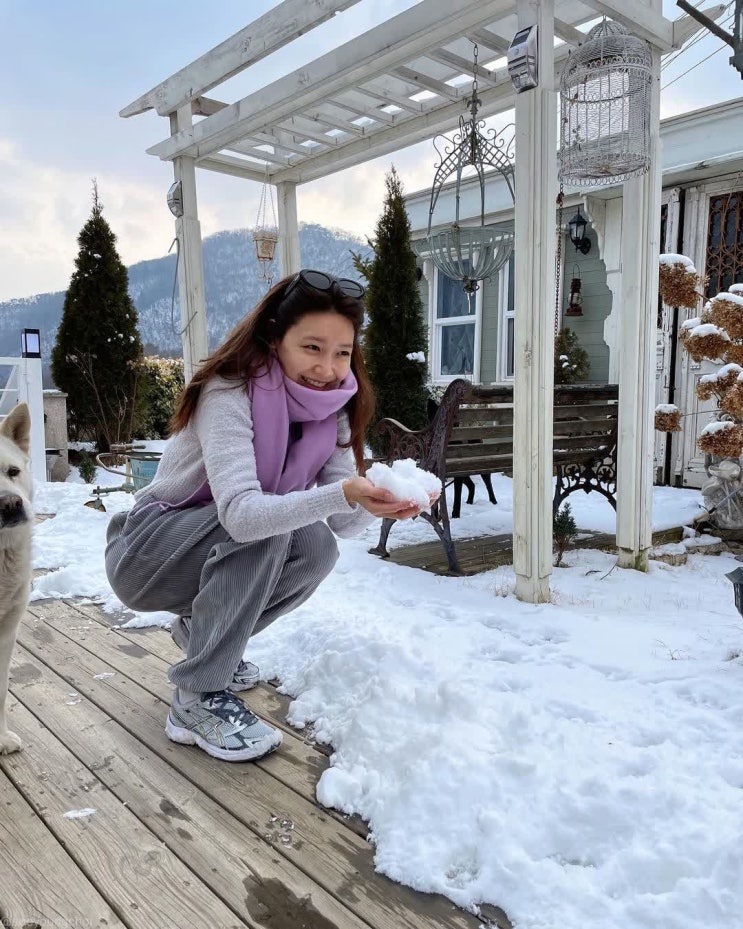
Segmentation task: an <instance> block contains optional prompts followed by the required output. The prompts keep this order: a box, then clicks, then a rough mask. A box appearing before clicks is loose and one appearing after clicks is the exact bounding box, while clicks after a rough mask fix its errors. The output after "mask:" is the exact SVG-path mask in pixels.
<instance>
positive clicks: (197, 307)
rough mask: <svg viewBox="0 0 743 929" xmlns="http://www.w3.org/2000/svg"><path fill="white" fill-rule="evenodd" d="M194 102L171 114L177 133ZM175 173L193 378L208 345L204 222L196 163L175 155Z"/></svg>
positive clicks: (185, 334) (187, 366) (187, 368)
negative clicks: (179, 191)
mask: <svg viewBox="0 0 743 929" xmlns="http://www.w3.org/2000/svg"><path fill="white" fill-rule="evenodd" d="M191 123H192V116H191V104H190V103H188V104H187V105H185V106H183V107H181V108H180V109H178V110H177V111H176V112H175V113H173V114H171V117H170V131H171V133H173V134H175V133H176V132H180V131H181V130H183V129H187V128H189V127H190V126H191ZM173 173H174V175H175V179H176V181H180V182H181V187H182V195H183V216H179V217H177V218H176V221H175V234H176V236H177V237H178V248H179V253H180V254H179V259H178V295H179V298H180V306H181V342H182V344H183V370H184V374H185V378H186V381H188V380H190V379H191V377H192V375H193V373H194V371H195V370H196V368H197V367H198V365H199V363H200V362H201V361H203V360H204V358H206V356H207V354H208V352H209V349H208V342H207V332H206V301H205V299H204V260H203V255H202V251H201V224H200V223H199V211H198V205H197V202H196V163H195V161H194V159H193V158H189V157H188V156H185V155H181V156H179V157H178V158H174V159H173Z"/></svg>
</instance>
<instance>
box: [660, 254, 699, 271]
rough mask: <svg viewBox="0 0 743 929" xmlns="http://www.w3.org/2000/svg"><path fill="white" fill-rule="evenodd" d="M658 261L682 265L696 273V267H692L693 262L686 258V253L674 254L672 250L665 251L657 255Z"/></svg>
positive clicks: (665, 263) (670, 264)
mask: <svg viewBox="0 0 743 929" xmlns="http://www.w3.org/2000/svg"><path fill="white" fill-rule="evenodd" d="M659 262H660V264H662V265H669V266H671V267H673V265H682V266H683V267H684V268H685V269H686V270H687V271H691V272H692V273H694V274H696V270H697V269H696V268H695V267H694V262H693V261H692V260H691V258H687V257H686V255H674V254H673V252H667V253H666V254H665V255H660V256H659Z"/></svg>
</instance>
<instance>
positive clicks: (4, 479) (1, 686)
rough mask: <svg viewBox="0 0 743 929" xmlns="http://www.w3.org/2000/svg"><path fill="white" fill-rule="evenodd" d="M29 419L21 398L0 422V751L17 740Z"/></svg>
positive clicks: (27, 564)
mask: <svg viewBox="0 0 743 929" xmlns="http://www.w3.org/2000/svg"><path fill="white" fill-rule="evenodd" d="M30 429H31V420H30V418H29V415H28V407H27V406H26V404H25V403H21V404H19V405H18V406H16V407H15V408H14V409H13V411H12V413H10V414H9V415H8V416H7V417H6V418H5V419H4V420H3V422H2V423H0V755H5V754H8V753H10V752H15V751H18V749H19V748H20V747H21V740H20V739H19V738H18V736H17V735H16V734H15V732H10V730H9V729H8V726H7V719H6V711H5V703H6V699H7V696H8V673H9V669H10V658H11V655H12V653H13V646H14V645H15V638H16V633H17V631H18V625H19V623H20V621H21V617H22V616H23V612H24V610H25V609H26V603H27V601H28V592H29V587H30V583H31V527H32V525H33V510H32V509H31V474H30V472H29V470H28V440H29V432H30Z"/></svg>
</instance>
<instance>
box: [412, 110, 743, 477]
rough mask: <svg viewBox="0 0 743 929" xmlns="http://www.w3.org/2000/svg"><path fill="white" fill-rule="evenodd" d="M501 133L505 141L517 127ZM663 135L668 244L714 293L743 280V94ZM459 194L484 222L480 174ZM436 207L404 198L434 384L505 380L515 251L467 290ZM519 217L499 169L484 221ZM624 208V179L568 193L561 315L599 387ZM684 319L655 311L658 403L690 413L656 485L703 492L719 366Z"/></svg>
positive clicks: (608, 348)
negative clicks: (439, 257) (578, 220)
mask: <svg viewBox="0 0 743 929" xmlns="http://www.w3.org/2000/svg"><path fill="white" fill-rule="evenodd" d="M504 137H505V139H506V141H507V139H508V130H505V131H504ZM661 140H662V177H663V194H662V207H661V215H660V217H659V222H660V224H661V251H663V252H678V253H681V254H684V255H688V257H689V258H691V259H692V261H693V262H694V264H695V266H696V268H697V270H698V271H700V272H701V273H702V274H703V275H706V276H707V277H708V279H709V280H708V283H707V287H706V294H707V296H712V295H714V294H715V293H718V292H719V291H720V290H723V289H727V288H728V287H729V286H730V284H732V283H734V282H740V281H743V98H739V99H736V100H731V101H728V102H726V103H720V104H716V105H713V106H708V107H705V108H704V109H700V110H695V111H693V112H690V113H684V114H683V115H680V116H674V117H671V118H669V119H666V120H663V121H662V122H661ZM432 173H433V172H432ZM460 190H461V202H460V216H461V217H462V219H463V223H464V224H467V223H468V222H469V223H473V222H476V220H473V219H472V217H473V216H475V215H476V214H477V212H478V210H479V199H478V200H476V199H475V196H474V194H475V193H476V192H477V194H478V196H479V186H478V184H477V180H476V178H472V179H468V180H463V182H462V184H461V188H460ZM453 199H454V184H453V183H452V184H450V185H447V186H445V187H444V188H443V189H442V191H441V194H440V196H439V200H438V203H437V205H436V209H435V211H434V217H433V220H434V221H433V223H432V228H435V227H436V226H437V225H438V226H439V227H440V226H442V225H444V224H446V222H447V221H450V218H451V216H453V214H454V205H453ZM429 203H430V190H422V191H419V192H416V193H413V194H410V195H408V196H407V198H406V205H407V209H408V214H409V217H410V221H411V226H412V230H413V241H414V243H415V245H416V250H417V251H418V253H419V254H420V256H421V267H422V271H423V275H422V278H421V285H420V286H421V295H422V298H423V303H424V307H425V308H426V310H427V313H428V327H429V351H428V358H429V366H430V377H431V381H432V382H433V383H434V384H439V385H444V384H446V383H448V382H449V381H451V380H453V379H454V378H455V377H462V376H464V377H468V378H471V379H473V380H474V381H475V382H477V383H482V384H500V383H504V382H508V381H509V380H511V379H512V378H513V371H514V351H513V345H514V312H513V306H514V287H513V266H514V261H513V257H511V260H510V261H509V263H508V264H507V265H506V266H505V267H504V268H503V269H502V271H501V272H500V273H499V274H498V275H497V277H496V278H493V279H490V280H487V281H485V282H483V284H482V285H481V286H480V288H479V289H478V290H477V291H476V293H475V294H474V295H473V296H472V297H471V298H470V297H468V295H467V294H465V293H464V291H463V289H462V287H461V284H460V283H459V282H457V281H454V280H452V279H451V278H448V277H446V276H445V275H444V274H442V273H441V272H440V271H438V270H437V269H436V267H435V266H434V263H433V261H432V260H431V258H430V256H429V255H428V254H427V252H426V243H425V234H426V229H427V225H428V218H429ZM577 210H580V212H581V214H582V215H583V216H584V217H585V218H586V220H587V221H588V225H587V228H586V237H587V239H588V242H589V243H590V250H586V249H587V246H584V247H583V249H582V250H578V249H577V248H576V247H575V246H574V244H573V243H572V242H571V241H570V238H569V237H568V234H567V230H566V226H567V223H568V221H569V219H570V218H571V217H572V216H573V215H574V214H575V213H576V211H577ZM513 212H514V210H513V203H512V200H511V196H510V193H509V192H508V188H507V185H506V183H505V181H504V180H503V179H502V178H500V177H498V176H497V174H495V173H494V174H493V175H491V176H490V177H489V178H488V181H487V183H486V223H488V224H491V223H492V224H494V225H498V224H504V225H509V224H510V225H512V224H513ZM622 212H623V211H622V187H621V186H617V187H611V186H606V187H597V188H591V189H590V190H588V191H586V190H583V191H578V190H575V189H571V188H566V189H565V191H564V203H563V209H562V225H563V228H564V229H565V232H564V233H563V239H562V243H561V245H562V261H561V265H562V267H561V273H560V282H559V285H560V286H559V291H558V292H557V293H556V322H557V325H558V327H559V326H567V327H569V328H570V329H572V330H573V331H574V332H575V333H576V334H577V336H578V338H579V339H580V342H581V345H582V346H583V348H584V349H585V350H586V352H587V353H588V356H589V360H590V365H591V367H590V374H589V380H591V381H595V382H602V381H603V382H607V381H608V382H612V383H617V382H618V380H619V370H620V365H621V358H620V355H619V337H618V333H619V327H618V320H619V315H620V313H621V293H622V288H621V279H622V269H621V262H620V253H621V248H620V243H621V233H622V222H623V215H622ZM629 221H631V217H630V218H629ZM584 252H585V253H584ZM574 279H580V287H581V294H582V298H583V301H582V315H577V316H576V315H567V316H566V315H565V310H566V307H567V304H568V301H569V299H570V292H571V282H572V281H573V280H574ZM556 290H557V288H556ZM680 314H686V315H684V316H680ZM687 315H688V316H691V315H694V314H693V313H692V312H690V311H688V312H687V311H685V310H681V311H679V310H678V309H677V308H674V307H669V306H665V305H661V306H659V308H658V326H657V345H656V358H657V366H656V397H657V402H658V403H668V402H673V403H676V404H677V405H678V406H679V407H680V408H681V410H682V411H683V412H684V413H687V414H689V415H687V416H685V417H684V420H683V422H684V424H685V425H684V429H683V431H682V432H681V433H669V434H660V433H656V441H655V480H656V482H657V483H670V484H674V485H677V486H685V487H699V486H701V484H702V482H703V480H704V479H705V474H704V456H703V454H702V453H701V452H699V450H698V449H697V448H696V437H697V435H698V433H699V431H700V430H701V428H702V427H703V426H704V425H705V423H706V422H707V420H708V415H709V411H711V410H712V404H711V403H709V402H707V403H700V401H698V400H697V398H696V393H695V389H694V388H695V385H696V382H697V380H698V379H699V377H700V376H701V375H702V374H705V373H707V372H708V371H709V370H712V366H710V365H708V364H707V363H698V362H693V361H691V359H689V358H688V356H687V355H686V354H685V353H684V352H682V351H681V349H680V346H679V344H678V329H679V326H680V323H681V322H683V319H685V318H686V316H687Z"/></svg>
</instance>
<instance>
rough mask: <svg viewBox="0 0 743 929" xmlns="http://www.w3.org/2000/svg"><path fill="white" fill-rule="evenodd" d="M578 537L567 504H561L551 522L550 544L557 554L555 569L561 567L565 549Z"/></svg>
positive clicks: (576, 528)
mask: <svg viewBox="0 0 743 929" xmlns="http://www.w3.org/2000/svg"><path fill="white" fill-rule="evenodd" d="M577 535H578V527H577V526H576V524H575V519H574V518H573V514H572V511H571V509H570V504H569V503H567V502H566V503H563V505H562V506H561V507H560V509H559V511H558V512H557V513H555V516H554V519H553V521H552V544H553V546H554V549H555V551H556V553H557V560H556V561H555V567H556V568H560V567H562V556H563V555H564V554H565V549H566V548H568V546H569V545H572V543H573V542H574V541H575V538H576V536H577Z"/></svg>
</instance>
